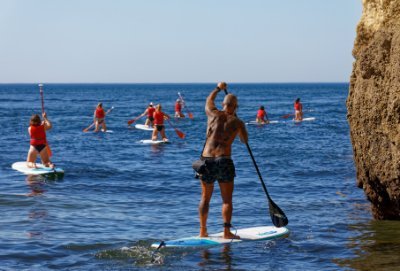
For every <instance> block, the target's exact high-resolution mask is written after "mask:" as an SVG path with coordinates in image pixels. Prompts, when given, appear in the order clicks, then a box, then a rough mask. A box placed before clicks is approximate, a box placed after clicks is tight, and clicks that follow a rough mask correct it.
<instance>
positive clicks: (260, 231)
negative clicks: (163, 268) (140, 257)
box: [151, 226, 289, 248]
mask: <svg viewBox="0 0 400 271" xmlns="http://www.w3.org/2000/svg"><path fill="white" fill-rule="evenodd" d="M231 232H232V233H235V230H234V229H233V228H232V229H231ZM236 235H239V236H240V239H224V238H222V236H223V233H222V232H220V233H215V234H210V236H208V237H199V236H192V237H188V238H180V239H175V240H169V241H164V242H163V244H162V247H166V248H168V247H205V246H216V245H221V244H228V243H236V242H248V241H262V240H273V239H277V238H281V237H286V236H288V235H289V229H287V228H286V227H281V228H277V227H275V226H260V227H252V228H244V229H238V230H237V232H236ZM160 244H161V242H157V243H153V244H152V245H151V247H153V248H158V247H159V246H160Z"/></svg>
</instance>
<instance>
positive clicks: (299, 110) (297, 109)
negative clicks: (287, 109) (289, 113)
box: [294, 98, 303, 121]
mask: <svg viewBox="0 0 400 271" xmlns="http://www.w3.org/2000/svg"><path fill="white" fill-rule="evenodd" d="M294 120H298V121H301V120H303V105H302V104H301V102H300V98H297V99H296V101H295V102H294Z"/></svg>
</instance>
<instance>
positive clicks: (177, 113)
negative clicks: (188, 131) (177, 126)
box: [175, 99, 185, 118]
mask: <svg viewBox="0 0 400 271" xmlns="http://www.w3.org/2000/svg"><path fill="white" fill-rule="evenodd" d="M182 105H183V102H182V100H181V99H177V100H176V102H175V118H184V117H185V115H184V114H183V113H182Z"/></svg>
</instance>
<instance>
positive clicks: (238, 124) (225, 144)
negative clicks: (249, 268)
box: [199, 82, 248, 239]
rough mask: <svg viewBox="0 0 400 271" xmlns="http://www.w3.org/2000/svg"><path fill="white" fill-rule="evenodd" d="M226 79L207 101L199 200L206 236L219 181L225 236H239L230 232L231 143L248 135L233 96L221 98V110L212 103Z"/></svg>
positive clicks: (232, 171) (224, 85)
mask: <svg viewBox="0 0 400 271" xmlns="http://www.w3.org/2000/svg"><path fill="white" fill-rule="evenodd" d="M226 89H227V84H226V83H225V82H220V83H218V85H217V87H216V88H215V89H214V90H213V91H212V92H211V93H210V95H209V96H208V97H207V100H206V106H205V111H206V115H207V118H208V120H207V123H208V125H207V137H206V142H205V144H204V149H203V152H202V154H201V159H203V160H206V167H207V170H206V173H204V174H201V175H200V180H201V189H202V193H201V200H200V204H199V217H200V237H206V236H208V232H207V218H208V211H209V206H210V200H211V196H212V194H213V190H214V182H215V181H216V180H218V184H219V187H220V190H221V197H222V218H223V222H224V224H223V228H224V236H223V237H224V238H226V239H233V238H235V239H239V238H240V237H239V236H237V235H234V234H233V233H231V231H230V228H231V227H232V225H231V219H232V211H233V204H232V195H233V187H234V177H235V166H234V164H233V161H232V159H231V152H232V148H231V147H232V143H233V141H234V139H235V138H236V136H239V139H240V141H241V142H243V143H247V140H248V135H247V131H246V127H245V124H244V123H243V121H242V120H240V119H239V118H238V117H237V116H236V109H237V108H238V101H237V98H236V96H234V95H232V94H228V95H226V96H225V98H224V100H223V103H222V105H223V108H222V110H221V111H220V110H218V109H217V107H216V106H215V99H216V97H217V95H218V93H219V92H220V91H221V90H226Z"/></svg>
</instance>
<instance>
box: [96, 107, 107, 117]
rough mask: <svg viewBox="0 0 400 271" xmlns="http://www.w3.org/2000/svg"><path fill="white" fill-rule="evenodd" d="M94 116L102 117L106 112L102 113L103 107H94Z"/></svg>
mask: <svg viewBox="0 0 400 271" xmlns="http://www.w3.org/2000/svg"><path fill="white" fill-rule="evenodd" d="M95 115H96V118H97V119H104V117H105V115H106V113H104V109H103V108H96V113H95Z"/></svg>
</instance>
